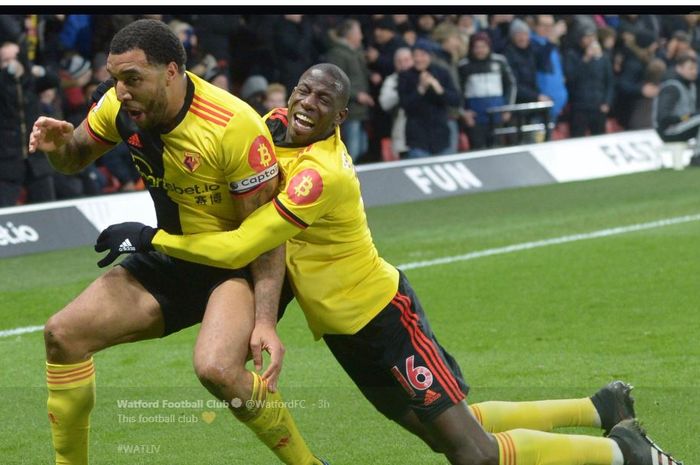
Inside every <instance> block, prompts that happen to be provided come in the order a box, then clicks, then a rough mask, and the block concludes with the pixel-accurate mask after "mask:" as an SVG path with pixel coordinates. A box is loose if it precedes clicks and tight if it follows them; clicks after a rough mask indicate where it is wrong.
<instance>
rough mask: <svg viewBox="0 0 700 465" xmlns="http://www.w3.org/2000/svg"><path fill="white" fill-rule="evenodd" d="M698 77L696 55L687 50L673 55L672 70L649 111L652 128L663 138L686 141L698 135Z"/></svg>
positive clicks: (699, 118)
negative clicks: (681, 53)
mask: <svg viewBox="0 0 700 465" xmlns="http://www.w3.org/2000/svg"><path fill="white" fill-rule="evenodd" d="M697 78H698V62H697V57H696V56H695V55H694V54H693V53H689V52H686V53H684V54H683V55H680V56H679V57H678V58H677V59H676V64H675V67H674V70H673V74H672V75H671V77H670V78H669V79H667V80H665V81H664V82H663V83H662V84H661V86H660V88H659V94H658V96H657V97H656V99H654V105H653V111H652V115H653V121H654V129H656V132H658V134H659V137H660V138H661V140H663V141H664V142H679V141H687V140H689V139H692V138H698V136H699V135H700V134H699V131H700V111H699V110H700V108H699V105H698V101H697V87H696V84H695V81H696V80H697Z"/></svg>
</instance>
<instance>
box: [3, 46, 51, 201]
mask: <svg viewBox="0 0 700 465" xmlns="http://www.w3.org/2000/svg"><path fill="white" fill-rule="evenodd" d="M42 69H43V68H42ZM44 72H45V70H44ZM37 74H41V71H39V68H36V67H33V66H32V65H31V64H30V63H29V62H28V61H26V59H24V57H21V56H20V46H19V45H18V44H17V43H15V42H5V43H3V44H2V45H0V140H2V144H0V207H6V206H11V205H15V204H16V203H17V201H18V200H19V197H20V193H21V190H22V188H23V187H25V188H26V189H27V201H28V202H32V203H33V202H46V201H49V200H54V199H55V198H56V194H55V191H54V185H53V178H52V177H51V174H52V172H53V169H52V168H51V165H50V164H49V161H48V160H47V158H46V155H44V154H43V153H38V152H37V153H34V154H31V155H30V154H29V153H28V149H27V145H28V144H29V132H30V131H31V128H32V125H33V123H34V121H35V120H36V119H37V118H38V117H39V97H38V93H37V87H36V86H37V76H36V75H37Z"/></svg>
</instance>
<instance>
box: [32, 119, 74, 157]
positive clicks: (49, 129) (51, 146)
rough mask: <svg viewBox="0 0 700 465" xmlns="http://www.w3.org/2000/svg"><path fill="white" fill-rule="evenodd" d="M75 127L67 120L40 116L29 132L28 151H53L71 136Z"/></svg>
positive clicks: (68, 140)
mask: <svg viewBox="0 0 700 465" xmlns="http://www.w3.org/2000/svg"><path fill="white" fill-rule="evenodd" d="M74 130H75V128H74V127H73V125H72V124H70V123H69V122H68V121H59V120H57V119H53V118H48V117H46V116H41V117H39V119H37V120H36V122H35V123H34V126H33V127H32V132H31V134H29V153H34V152H36V151H37V150H41V151H42V152H54V151H56V150H58V149H60V148H61V147H63V146H64V145H66V144H67V143H68V142H70V140H71V138H72V137H73V131H74Z"/></svg>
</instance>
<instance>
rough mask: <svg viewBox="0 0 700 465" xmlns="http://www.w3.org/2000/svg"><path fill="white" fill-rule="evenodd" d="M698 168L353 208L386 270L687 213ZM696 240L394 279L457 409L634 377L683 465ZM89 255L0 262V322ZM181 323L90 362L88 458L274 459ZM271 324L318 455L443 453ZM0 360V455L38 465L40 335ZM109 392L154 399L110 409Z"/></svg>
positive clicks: (296, 322) (688, 453) (83, 268)
mask: <svg viewBox="0 0 700 465" xmlns="http://www.w3.org/2000/svg"><path fill="white" fill-rule="evenodd" d="M699 177H700V171H696V170H686V171H682V172H673V171H660V172H653V173H644V174H637V175H629V176H623V177H617V178H610V179H604V180H596V181H587V182H579V183H571V184H564V185H551V186H542V187H534V188H527V189H518V190H509V191H502V192H492V193H484V194H477V195H470V196H463V197H455V198H450V199H443V200H439V201H432V202H423V203H414V204H409V205H399V206H390V207H381V208H374V209H371V210H370V211H369V212H368V217H369V221H370V226H371V227H372V231H373V236H374V238H375V241H376V242H377V245H378V247H379V250H380V252H381V253H382V255H383V256H384V257H385V258H387V259H388V260H389V261H390V262H392V263H394V264H396V265H400V264H403V263H408V262H414V261H417V260H425V259H431V258H438V257H444V256H451V255H459V254H464V253H467V252H471V251H478V250H484V249H489V248H493V247H502V246H506V245H510V244H516V243H522V242H527V241H533V240H540V239H547V238H553V237H558V236H564V235H570V234H576V233H585V232H590V231H595V230H598V229H606V228H611V227H617V226H625V225H630V224H637V223H644V222H649V221H654V220H658V219H662V218H672V217H677V216H681V215H689V214H698V213H700V203H699V202H698V201H697V199H698V195H697V190H696V186H697V183H698V179H699ZM699 232H700V223H698V222H689V223H685V224H679V225H673V226H667V227H662V228H657V229H649V230H645V231H638V232H631V233H627V234H622V235H616V236H611V237H606V238H599V239H592V240H585V241H579V242H571V243H567V244H560V245H552V246H549V247H543V248H538V249H533V250H527V251H520V252H514V253H509V254H503V255H498V256H491V257H484V258H479V259H475V260H469V261H462V262H456V263H452V264H449V265H439V266H431V267H424V268H418V269H412V270H409V271H408V272H407V275H408V276H409V278H410V279H411V281H412V284H413V286H414V288H415V289H416V290H417V292H418V295H419V296H420V298H421V301H422V303H423V306H424V307H425V308H426V310H427V312H428V315H429V317H430V319H431V323H432V326H433V329H434V330H435V332H436V334H437V335H438V337H439V339H440V341H441V343H442V344H443V345H444V346H445V347H446V348H447V349H448V350H449V351H450V352H451V353H452V354H453V355H454V356H455V358H456V359H457V360H458V361H459V362H460V364H461V366H462V369H463V371H464V373H465V376H466V378H467V381H468V382H469V383H470V384H471V386H472V392H471V394H470V396H469V400H470V402H478V401H482V400H489V399H504V400H506V399H508V400H525V399H538V398H561V397H570V396H573V397H582V396H585V395H590V394H592V393H593V392H594V391H595V390H597V389H598V388H599V387H600V386H602V385H603V384H605V383H607V382H608V381H609V380H612V379H616V378H622V379H625V380H627V381H630V382H632V383H633V384H634V385H635V386H636V389H635V391H634V393H635V396H636V398H637V404H636V405H637V412H638V415H639V417H640V418H641V419H642V421H643V423H644V424H645V425H646V426H647V428H648V430H649V433H650V435H651V436H652V437H653V438H654V439H655V440H657V442H658V443H659V444H660V445H662V446H663V447H665V448H667V449H670V450H671V451H673V452H674V453H676V455H677V456H678V457H679V458H681V459H684V460H685V461H686V463H694V462H698V461H699V460H700V446H698V443H697V440H696V439H697V438H698V437H700V426H699V425H698V422H697V418H698V414H699V413H700V409H699V408H698V407H697V400H696V399H697V398H698V394H700V389H698V386H699V385H700V383H699V381H698V374H699V373H700V346H699V345H698V344H697V341H696V338H697V335H698V333H699V332H700V314H698V311H697V309H698V307H699V306H700V305H699V304H700V298H699V297H698V293H697V286H696V283H697V280H698V272H699V271H700V270H699V267H698V265H697V264H698V263H700V248H698V247H697V237H698V233H699ZM96 259H97V255H96V254H95V253H94V252H92V251H91V249H90V248H89V247H85V248H79V249H73V250H66V251H58V252H52V253H45V254H38V255H31V256H25V257H18V258H10V259H3V260H0V303H1V305H0V319H1V320H2V324H0V326H1V328H0V329H9V328H15V327H21V326H31V325H39V324H42V323H43V322H44V321H45V319H46V318H47V317H48V316H49V315H51V314H52V313H53V312H55V311H56V310H58V309H60V308H61V307H62V306H63V305H64V304H66V303H67V302H68V301H70V299H71V298H72V297H74V296H75V295H76V294H77V293H78V292H80V290H81V289H83V288H84V287H85V286H86V285H87V284H88V283H89V282H90V281H91V280H92V279H94V278H95V277H96V276H98V274H99V272H100V270H98V268H97V267H96V265H95V261H96ZM295 308H296V307H295ZM196 333H197V328H191V329H189V330H186V331H182V332H180V333H178V334H176V335H173V336H171V337H169V338H166V339H163V340H157V341H145V342H139V343H136V344H128V345H123V346H118V347H114V348H111V349H109V350H106V351H104V352H102V353H99V354H98V355H97V356H96V357H95V360H96V366H97V371H98V375H97V380H98V398H97V399H98V400H97V407H96V408H95V410H94V412H93V415H92V435H91V457H92V463H94V464H110V465H111V464H115V465H116V464H140V463H143V464H169V465H171V464H187V465H189V464H200V463H201V464H203V463H206V464H231V463H240V464H249V465H262V464H270V463H275V459H274V457H273V456H272V454H271V453H269V452H267V451H266V450H264V448H263V447H262V446H261V445H260V444H259V443H258V442H257V440H256V439H255V438H254V437H253V435H252V434H251V433H250V432H249V431H248V430H247V429H245V428H244V427H242V426H240V425H239V424H237V423H236V422H235V421H234V420H233V419H232V418H231V416H230V415H229V414H228V413H227V411H226V410H225V409H224V408H223V407H222V406H221V405H219V404H217V403H216V402H214V401H213V399H212V398H211V397H210V396H209V395H208V394H207V393H206V392H205V391H204V389H203V388H202V387H200V386H199V384H198V382H197V380H196V378H195V376H194V374H193V371H192V368H191V350H192V346H193V341H194V338H195V336H196ZM280 333H281V336H282V337H283V339H284V341H285V344H286V346H287V356H286V358H285V365H284V371H283V376H282V380H281V387H282V392H283V395H284V397H285V399H286V400H289V401H292V402H296V403H295V404H293V405H292V412H293V414H294V416H295V418H296V419H297V422H298V424H299V426H300V427H301V429H302V431H303V432H304V434H305V436H306V438H307V440H308V441H309V443H310V444H311V445H312V448H313V450H314V451H317V452H318V454H319V455H322V456H324V457H326V458H328V459H329V460H331V462H332V463H333V464H334V465H339V464H358V463H362V464H369V463H381V464H406V463H409V464H414V463H425V464H438V463H446V462H445V461H444V459H442V458H440V457H438V456H436V455H434V454H432V453H431V452H430V451H429V449H428V448H427V447H426V446H424V445H422V444H421V443H419V442H418V441H417V440H415V439H414V438H412V437H411V436H410V435H409V434H408V433H406V432H404V431H402V430H401V429H400V428H399V427H397V426H395V425H393V424H391V423H389V422H388V421H387V420H385V419H384V418H383V417H382V416H381V415H380V414H378V413H376V412H374V410H373V409H372V407H371V406H370V405H369V403H367V402H366V401H365V400H364V398H363V397H362V396H361V394H360V393H359V392H358V391H357V390H356V389H355V388H354V386H353V385H352V383H351V382H350V380H349V379H348V378H347V376H346V375H345V373H344V372H343V371H342V369H341V368H340V367H339V366H337V364H336V363H335V361H334V360H333V359H332V357H331V356H330V354H329V352H328V351H327V350H326V348H325V346H324V344H323V343H322V342H321V343H314V342H313V340H312V338H311V336H310V334H309V332H308V331H307V330H306V326H305V322H304V319H303V316H302V315H301V312H300V311H298V309H296V311H288V312H287V315H286V316H285V318H284V320H283V321H282V323H281V325H280ZM0 359H2V360H3V376H2V377H1V378H0V393H2V399H4V400H5V402H4V408H3V409H2V413H3V414H2V418H3V421H2V422H0V462H1V463H3V464H8V465H10V464H13V465H14V464H32V465H33V464H36V463H50V462H51V455H52V452H51V446H50V434H49V427H48V422H47V420H46V413H45V398H46V389H45V382H44V365H43V363H44V352H43V343H42V337H41V333H40V332H37V333H31V334H25V335H20V336H10V337H3V338H0ZM126 400H142V401H151V402H153V404H154V405H156V406H155V407H143V408H138V409H135V408H126V407H125V406H123V405H122V404H120V401H122V402H123V401H126ZM188 402H189V404H188ZM200 402H201V404H200ZM205 420H206V421H205ZM567 431H569V432H577V433H585V434H599V433H598V432H597V431H594V430H587V429H570V430H567ZM134 446H139V447H138V448H134Z"/></svg>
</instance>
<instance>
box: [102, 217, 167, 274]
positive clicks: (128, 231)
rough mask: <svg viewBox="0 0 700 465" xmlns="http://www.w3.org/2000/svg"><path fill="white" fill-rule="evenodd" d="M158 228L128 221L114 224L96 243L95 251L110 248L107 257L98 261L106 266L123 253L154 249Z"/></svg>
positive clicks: (103, 232)
mask: <svg viewBox="0 0 700 465" xmlns="http://www.w3.org/2000/svg"><path fill="white" fill-rule="evenodd" d="M157 232H158V230H157V229H156V228H152V227H150V226H146V225H145V224H143V223H136V222H126V223H119V224H113V225H112V226H109V227H108V228H107V229H105V230H104V231H102V232H101V233H100V235H99V236H98V237H97V242H96V243H95V252H104V251H105V250H109V253H108V254H107V255H105V257H104V258H103V259H102V260H100V261H99V262H97V266H99V267H100V268H104V267H105V266H107V265H109V264H110V263H112V262H113V261H114V260H116V259H117V257H118V256H119V255H121V254H123V253H136V252H148V251H149V250H153V244H151V241H152V240H153V236H155V235H156V233H157Z"/></svg>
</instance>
